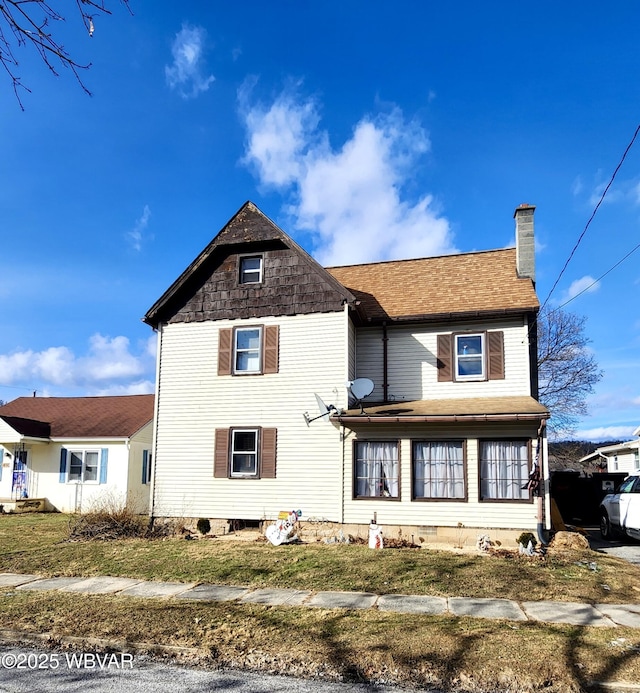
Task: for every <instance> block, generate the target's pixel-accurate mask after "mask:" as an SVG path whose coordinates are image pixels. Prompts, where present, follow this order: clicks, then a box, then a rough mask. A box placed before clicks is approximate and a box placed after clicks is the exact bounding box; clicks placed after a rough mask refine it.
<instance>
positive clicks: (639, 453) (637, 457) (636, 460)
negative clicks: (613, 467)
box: [633, 450, 640, 471]
mask: <svg viewBox="0 0 640 693" xmlns="http://www.w3.org/2000/svg"><path fill="white" fill-rule="evenodd" d="M633 468H634V470H636V471H638V470H640V450H634V451H633Z"/></svg>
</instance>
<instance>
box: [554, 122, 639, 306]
mask: <svg viewBox="0 0 640 693" xmlns="http://www.w3.org/2000/svg"><path fill="white" fill-rule="evenodd" d="M639 133H640V125H638V127H637V128H636V131H635V132H634V133H633V137H632V138H631V141H630V142H629V144H628V145H627V148H626V149H625V150H624V154H623V155H622V158H621V159H620V161H619V162H618V165H617V166H616V168H615V171H614V172H613V174H612V175H611V178H610V179H609V182H608V183H607V185H606V187H605V189H604V190H603V191H602V195H600V199H599V200H598V203H597V204H596V206H595V207H594V209H593V212H592V213H591V216H590V217H589V220H588V221H587V223H586V225H585V227H584V229H583V231H582V233H581V234H580V237H579V238H578V240H577V241H576V244H575V245H574V246H573V250H572V251H571V253H570V254H569V257H568V258H567V261H566V262H565V263H564V267H563V268H562V270H561V271H560V274H559V275H558V278H557V279H556V281H555V282H554V284H553V286H552V287H551V291H549V293H548V294H547V298H546V299H545V300H544V303H543V304H542V306H541V307H540V310H541V311H542V309H543V308H544V307H545V306H546V305H547V303H548V302H549V299H550V298H551V294H552V293H553V292H554V291H555V289H556V287H557V286H558V283H559V282H560V279H561V278H562V275H563V274H564V273H565V270H566V269H567V267H568V265H569V263H570V262H571V258H573V256H574V254H575V252H576V250H577V249H578V246H579V245H580V243H581V242H582V239H583V238H584V236H585V234H586V233H587V230H588V228H589V226H591V222H592V221H593V219H594V217H595V216H596V214H597V212H598V209H600V205H601V204H602V203H603V201H604V198H605V196H606V194H607V193H608V192H609V188H610V187H611V186H612V185H613V181H614V180H615V178H616V176H617V175H618V171H619V170H620V169H621V168H622V164H623V163H624V160H625V159H626V158H627V154H628V153H629V151H630V150H631V147H633V144H634V142H635V141H636V138H637V137H638V134H639ZM634 250H635V248H634ZM631 252H634V251H633V250H632V251H631ZM627 257H628V256H627ZM624 259H626V258H623V260H624ZM620 262H622V260H621V261H620ZM618 264H620V263H618ZM614 267H617V265H614ZM614 267H612V268H611V270H612V269H614ZM611 270H608V271H607V272H606V273H605V274H608V273H609V272H610V271H611ZM602 276H605V275H602ZM598 281H599V280H598ZM584 291H586V289H585V290H584ZM584 291H581V292H580V293H584ZM579 295H580V294H576V296H575V297H574V298H577V296H579ZM567 303H568V301H567ZM564 305H566V304H564Z"/></svg>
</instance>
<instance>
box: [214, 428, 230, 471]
mask: <svg viewBox="0 0 640 693" xmlns="http://www.w3.org/2000/svg"><path fill="white" fill-rule="evenodd" d="M213 476H214V477H216V478H221V479H226V478H227V477H228V476H229V429H228V428H216V441H215V445H214V452H213Z"/></svg>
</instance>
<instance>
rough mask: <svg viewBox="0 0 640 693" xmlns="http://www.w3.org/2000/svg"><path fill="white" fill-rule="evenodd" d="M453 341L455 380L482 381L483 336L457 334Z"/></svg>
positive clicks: (483, 359) (483, 362) (480, 334)
mask: <svg viewBox="0 0 640 693" xmlns="http://www.w3.org/2000/svg"><path fill="white" fill-rule="evenodd" d="M454 339H455V347H454V354H455V364H456V368H455V377H456V380H484V379H485V376H484V370H485V368H484V364H485V353H484V334H483V333H479V334H457V335H455V337H454Z"/></svg>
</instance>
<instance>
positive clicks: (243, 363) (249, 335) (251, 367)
mask: <svg viewBox="0 0 640 693" xmlns="http://www.w3.org/2000/svg"><path fill="white" fill-rule="evenodd" d="M234 352H235V353H234V372H235V373H260V372H261V368H262V364H261V352H262V328H261V327H239V328H237V329H236V331H235V345H234Z"/></svg>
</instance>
